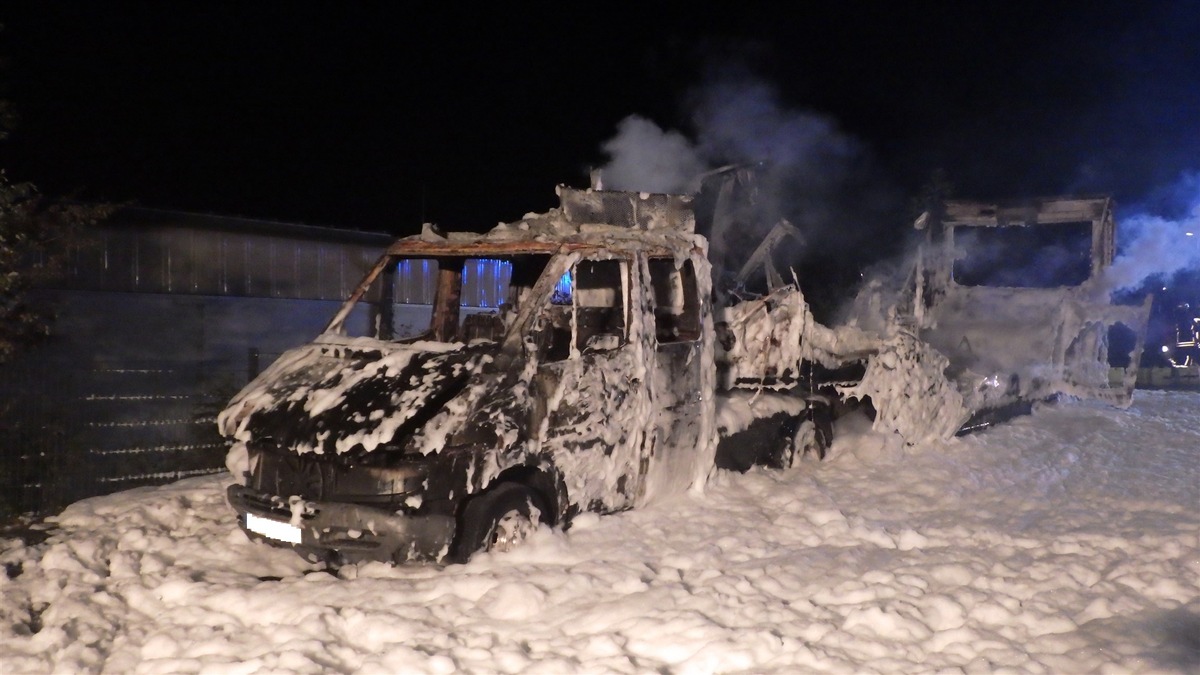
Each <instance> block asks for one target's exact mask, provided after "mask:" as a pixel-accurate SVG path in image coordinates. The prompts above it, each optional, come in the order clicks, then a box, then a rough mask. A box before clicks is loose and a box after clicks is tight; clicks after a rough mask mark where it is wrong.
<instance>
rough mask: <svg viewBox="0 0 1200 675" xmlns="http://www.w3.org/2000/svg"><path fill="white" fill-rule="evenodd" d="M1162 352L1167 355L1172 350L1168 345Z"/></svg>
mask: <svg viewBox="0 0 1200 675" xmlns="http://www.w3.org/2000/svg"><path fill="white" fill-rule="evenodd" d="M1162 350H1163V353H1164V354H1166V353H1167V352H1169V351H1171V348H1170V347H1168V346H1166V345H1163V347H1162Z"/></svg>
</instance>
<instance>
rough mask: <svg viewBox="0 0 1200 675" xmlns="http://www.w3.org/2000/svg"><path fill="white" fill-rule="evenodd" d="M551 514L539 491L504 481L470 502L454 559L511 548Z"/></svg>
mask: <svg viewBox="0 0 1200 675" xmlns="http://www.w3.org/2000/svg"><path fill="white" fill-rule="evenodd" d="M548 515H549V514H548V513H547V512H546V509H545V506H544V505H543V503H542V500H541V498H540V496H539V495H538V494H537V493H536V492H534V491H533V490H531V489H529V488H528V487H525V486H524V485H521V484H520V483H502V484H500V485H498V486H496V487H495V488H493V489H491V490H488V491H487V492H485V493H483V494H481V495H479V496H478V497H475V498H474V499H472V500H471V501H470V502H469V503H467V506H466V509H464V510H463V517H462V530H461V531H460V532H459V535H458V537H457V539H456V540H455V547H454V549H455V550H454V556H453V557H454V560H455V562H460V563H465V562H467V561H468V560H470V559H471V556H472V555H474V554H475V553H476V552H478V551H496V552H498V553H503V552H505V551H511V550H512V549H514V548H516V547H517V546H519V545H520V544H521V542H523V541H524V540H525V539H527V538H528V537H529V535H531V534H533V532H534V531H535V530H536V529H537V526H538V523H539V522H543V521H545V520H546V517H547V516H548Z"/></svg>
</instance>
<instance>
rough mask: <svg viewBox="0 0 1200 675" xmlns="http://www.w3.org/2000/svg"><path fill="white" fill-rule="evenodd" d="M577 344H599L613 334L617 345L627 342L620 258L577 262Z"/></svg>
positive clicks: (582, 346)
mask: <svg viewBox="0 0 1200 675" xmlns="http://www.w3.org/2000/svg"><path fill="white" fill-rule="evenodd" d="M574 272H575V333H576V335H575V347H576V348H577V349H579V350H581V351H582V350H585V349H589V348H597V347H599V346H601V344H602V342H601V340H602V339H603V338H605V337H606V336H610V337H611V339H610V340H608V342H609V343H611V344H606V345H603V346H604V347H605V348H607V349H614V348H616V347H617V346H619V345H622V344H625V298H624V291H623V286H622V283H621V279H622V278H623V276H624V275H623V274H622V266H621V261H619V260H585V261H581V262H580V263H579V264H577V265H576V266H575V270H574Z"/></svg>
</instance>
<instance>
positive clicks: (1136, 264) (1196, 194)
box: [1104, 174, 1200, 291]
mask: <svg viewBox="0 0 1200 675" xmlns="http://www.w3.org/2000/svg"><path fill="white" fill-rule="evenodd" d="M1181 189H1186V190H1187V192H1188V197H1187V203H1186V208H1185V212H1184V215H1183V216H1181V217H1179V218H1166V217H1163V216H1159V215H1154V214H1149V213H1137V214H1135V215H1132V216H1127V217H1124V218H1122V219H1121V220H1120V222H1119V224H1118V227H1119V230H1118V236H1119V237H1120V238H1121V242H1120V245H1119V247H1118V248H1119V250H1120V251H1121V252H1120V253H1119V254H1118V255H1117V257H1116V259H1115V260H1113V264H1112V266H1111V267H1110V268H1109V269H1108V270H1106V272H1105V275H1104V281H1105V285H1106V287H1107V288H1108V289H1109V290H1111V291H1121V290H1137V289H1138V288H1139V287H1141V286H1142V285H1143V284H1145V283H1146V281H1147V280H1149V279H1151V278H1153V277H1163V278H1169V277H1171V276H1172V275H1174V274H1177V273H1179V272H1183V271H1187V270H1200V174H1190V175H1187V176H1184V177H1183V178H1182V179H1181V180H1180V182H1179V184H1178V186H1177V187H1176V188H1175V189H1174V190H1173V191H1174V192H1175V193H1176V194H1178V193H1179V191H1180V190H1181Z"/></svg>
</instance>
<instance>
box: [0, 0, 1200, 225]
mask: <svg viewBox="0 0 1200 675" xmlns="http://www.w3.org/2000/svg"><path fill="white" fill-rule="evenodd" d="M776 4H777V3H770V4H769V5H768V4H764V5H758V4H754V3H720V4H718V5H716V6H713V7H710V8H705V6H704V5H702V4H701V3H694V4H690V5H684V4H678V5H672V6H671V7H672V9H670V10H669V11H668V10H667V9H646V8H645V7H639V6H638V5H634V4H631V5H617V4H613V3H600V4H598V3H590V4H589V5H587V6H585V5H584V4H583V3H560V4H559V5H538V6H536V8H535V7H526V6H524V5H522V4H516V3H514V4H511V5H506V7H505V8H504V9H503V10H486V11H485V10H478V9H473V8H472V9H468V8H467V7H468V5H460V4H459V3H439V4H438V5H437V6H438V7H442V8H443V9H439V10H432V9H414V8H416V7H426V4H425V3H339V2H329V3H271V2H256V3H238V4H234V3H219V2H217V3H203V4H202V3H175V2H169V3H157V2H154V3H152V2H146V3H121V2H88V3H83V2H80V3H71V2H36V3H34V2H27V3H6V5H5V7H4V9H3V10H0V14H2V16H3V18H2V19H0V20H2V21H3V23H4V28H3V31H2V32H0V56H2V57H4V58H5V59H6V71H5V72H4V76H3V77H4V85H5V87H6V90H7V91H6V93H5V96H6V97H7V98H8V99H9V100H10V101H11V102H12V104H13V105H14V106H15V108H16V111H17V112H18V113H19V115H20V116H21V120H20V124H19V126H18V127H17V128H16V129H15V130H14V132H13V133H12V135H11V137H10V138H9V140H8V141H6V142H4V143H3V144H0V166H3V167H4V168H5V169H6V170H7V172H8V175H9V177H10V178H11V179H14V180H30V181H33V182H35V183H36V184H37V185H39V186H40V187H41V188H42V190H43V191H44V192H45V193H47V194H49V195H53V196H71V197H74V198H77V199H83V200H109V201H134V202H136V203H139V204H142V205H146V206H152V207H160V208H169V209H180V210H190V211H200V212H211V213H219V214H227V215H240V216H246V217H254V218H264V219H270V220H281V221H288V222H300V223H307V224H311V225H325V226H334V227H348V228H356V229H365V230H373V231H382V232H389V233H392V234H404V233H408V232H411V231H413V230H415V229H416V228H418V226H419V224H420V222H422V221H432V222H437V223H439V224H441V225H443V226H445V227H446V228H447V229H460V230H482V229H485V228H487V227H490V226H491V225H493V224H495V223H496V222H499V221H512V220H516V219H518V218H520V216H521V215H523V214H524V213H526V212H529V211H544V210H546V209H548V208H550V207H553V206H555V205H556V198H555V196H554V191H553V188H554V185H555V184H558V183H566V184H569V185H573V186H578V187H583V186H586V184H587V171H588V169H589V168H590V167H594V166H598V165H601V164H604V163H605V161H606V157H605V155H604V153H603V152H602V150H601V148H602V146H603V144H604V143H605V141H607V140H608V139H610V138H612V137H613V136H614V134H615V133H616V130H617V128H618V124H619V123H620V122H621V121H622V120H623V119H625V118H626V117H627V116H629V115H632V114H636V115H640V116H642V117H645V118H647V119H649V120H652V121H653V122H655V123H656V124H657V125H659V126H660V127H662V128H663V129H666V130H678V131H680V132H682V133H684V134H685V135H688V134H691V133H692V132H693V131H694V128H693V125H694V123H695V118H694V110H693V108H692V105H693V104H694V102H695V101H696V99H697V92H698V91H701V90H703V88H704V87H705V86H706V85H707V83H708V82H710V81H711V80H712V79H713V78H715V77H724V78H726V79H727V80H728V79H729V78H730V77H734V78H736V77H739V76H740V77H745V78H747V79H753V80H755V81H758V82H762V83H765V84H766V85H768V86H769V87H771V88H772V89H773V90H774V91H775V92H776V96H777V102H778V104H779V105H780V106H782V107H783V108H784V109H786V110H793V111H798V112H803V113H805V114H814V115H819V116H822V117H823V118H827V119H828V120H830V121H832V123H833V124H834V125H835V126H836V129H837V132H838V133H839V134H841V135H844V136H845V137H847V138H851V139H855V141H856V142H857V143H859V144H860V147H861V153H860V156H859V158H858V159H857V160H856V161H858V162H860V163H870V164H871V167H872V168H871V176H872V178H871V180H872V181H877V182H878V183H880V184H881V185H884V186H886V189H885V190H884V192H886V193H888V194H892V195H894V196H896V199H903V198H904V197H905V196H906V195H907V196H911V195H912V194H913V193H914V192H915V191H916V190H917V189H918V188H919V187H920V186H921V185H922V184H923V183H924V182H926V180H927V179H928V178H929V176H930V175H931V172H932V171H933V170H934V169H936V168H942V169H944V170H945V171H946V172H947V176H948V177H949V179H950V181H951V182H952V183H953V184H954V186H955V191H956V195H957V196H961V197H969V198H999V197H1027V196H1039V195H1051V194H1062V193H1066V192H1074V193H1097V192H1103V193H1110V194H1113V195H1115V196H1116V197H1117V198H1118V200H1119V203H1121V204H1122V205H1131V204H1142V203H1144V202H1146V201H1147V200H1152V199H1154V198H1156V197H1161V196H1162V195H1164V194H1166V193H1167V191H1168V189H1169V187H1170V186H1171V185H1172V184H1174V183H1175V182H1176V181H1177V180H1178V179H1179V178H1180V176H1181V175H1182V174H1184V173H1186V172H1188V171H1196V170H1198V169H1200V3H1196V2H1179V3H1173V2H1148V3H1137V2H1111V1H1107V0H1097V1H1093V2H1087V3H1083V2H1065V3H1057V2H1050V3H1011V2H945V3H919V2H900V3H884V2H836V3H820V4H818V3H807V2H805V3H799V2H797V3H788V4H789V5H793V6H794V7H793V8H791V9H787V10H780V9H779V8H778V7H777V6H776ZM743 5H744V6H743ZM568 6H569V7H570V8H567V7H568ZM652 6H654V7H659V8H661V7H663V6H662V5H652ZM730 73H740V74H741V75H732V76H731V75H730Z"/></svg>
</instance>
